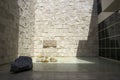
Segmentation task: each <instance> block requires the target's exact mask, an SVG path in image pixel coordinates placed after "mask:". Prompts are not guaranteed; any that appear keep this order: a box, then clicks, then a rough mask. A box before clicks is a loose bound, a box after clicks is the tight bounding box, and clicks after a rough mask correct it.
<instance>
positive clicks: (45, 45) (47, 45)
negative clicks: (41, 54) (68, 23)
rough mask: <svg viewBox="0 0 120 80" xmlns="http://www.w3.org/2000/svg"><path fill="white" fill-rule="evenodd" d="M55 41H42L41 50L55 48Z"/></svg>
mask: <svg viewBox="0 0 120 80" xmlns="http://www.w3.org/2000/svg"><path fill="white" fill-rule="evenodd" d="M56 46H57V41H56V40H43V48H50V47H53V48H56Z"/></svg>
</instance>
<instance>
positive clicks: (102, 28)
mask: <svg viewBox="0 0 120 80" xmlns="http://www.w3.org/2000/svg"><path fill="white" fill-rule="evenodd" d="M98 27H99V28H98V31H99V56H102V57H107V58H110V59H115V60H120V13H119V12H118V11H116V12H115V13H113V14H112V15H111V16H109V17H108V18H107V19H105V20H104V21H103V22H101V23H100V24H99V25H98Z"/></svg>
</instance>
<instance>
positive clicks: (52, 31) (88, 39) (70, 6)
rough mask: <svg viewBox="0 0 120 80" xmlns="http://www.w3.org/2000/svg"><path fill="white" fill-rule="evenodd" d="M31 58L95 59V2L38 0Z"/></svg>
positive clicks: (89, 0)
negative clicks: (89, 57) (85, 57)
mask: <svg viewBox="0 0 120 80" xmlns="http://www.w3.org/2000/svg"><path fill="white" fill-rule="evenodd" d="M35 8H36V10H35V35H34V56H40V55H48V56H97V53H98V35H97V12H96V8H97V5H96V0H37V2H36V7H35Z"/></svg>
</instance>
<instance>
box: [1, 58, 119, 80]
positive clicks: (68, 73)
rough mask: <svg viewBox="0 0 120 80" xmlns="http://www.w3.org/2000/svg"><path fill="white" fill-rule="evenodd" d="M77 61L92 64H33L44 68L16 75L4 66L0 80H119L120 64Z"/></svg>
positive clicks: (8, 66)
mask: <svg viewBox="0 0 120 80" xmlns="http://www.w3.org/2000/svg"><path fill="white" fill-rule="evenodd" d="M79 59H82V60H86V61H89V62H92V63H91V64H90V63H86V64H85V63H77V64H75V63H73V64H72V63H69V64H67V63H65V64H62V63H61V64H47V65H45V64H37V63H36V64H37V65H36V64H34V66H38V67H41V66H43V65H44V68H40V69H39V68H37V69H38V71H37V69H36V71H35V69H33V70H32V71H26V72H22V73H18V74H11V73H10V72H9V68H10V65H5V66H1V67H0V80H120V63H116V62H112V61H108V60H104V59H101V58H93V57H91V58H83V57H82V58H79ZM49 65H50V68H49ZM56 65H57V66H56ZM60 65H61V66H60ZM52 66H53V68H52ZM34 68H36V67H34ZM41 69H43V70H41ZM50 69H51V70H50Z"/></svg>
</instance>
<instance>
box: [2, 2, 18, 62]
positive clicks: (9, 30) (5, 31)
mask: <svg viewBox="0 0 120 80" xmlns="http://www.w3.org/2000/svg"><path fill="white" fill-rule="evenodd" d="M18 25H19V9H18V3H17V0H0V64H4V63H8V62H10V61H12V60H14V59H15V58H16V57H17V54H18V32H19V28H18V27H19V26H18Z"/></svg>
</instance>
